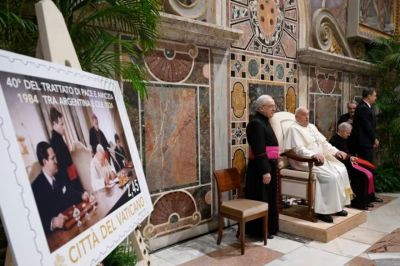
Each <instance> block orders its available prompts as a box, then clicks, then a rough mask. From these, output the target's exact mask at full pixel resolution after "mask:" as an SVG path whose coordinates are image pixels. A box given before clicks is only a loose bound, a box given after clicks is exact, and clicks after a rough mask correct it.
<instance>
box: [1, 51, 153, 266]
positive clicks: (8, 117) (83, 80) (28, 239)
mask: <svg viewBox="0 0 400 266" xmlns="http://www.w3.org/2000/svg"><path fill="white" fill-rule="evenodd" d="M32 80H36V82H32ZM7 81H8V82H7ZM40 81H44V83H48V84H49V83H54V84H58V83H59V84H64V85H65V84H67V85H66V86H67V87H68V85H70V87H73V88H75V89H76V88H78V91H79V90H81V89H82V88H84V89H85V90H86V92H88V91H92V92H93V91H97V92H99V91H103V92H110V93H108V94H106V95H108V96H110V95H113V96H114V97H104V95H102V96H101V97H100V96H98V95H100V93H97V94H96V95H97V96H98V98H97V100H98V102H99V101H100V102H101V101H103V102H105V103H106V104H104V105H102V106H101V108H105V109H107V108H108V109H112V110H113V114H115V113H116V114H117V117H115V116H114V117H113V120H112V122H113V123H117V122H115V121H114V119H115V120H118V119H120V120H119V121H120V122H121V125H120V126H122V130H123V132H122V133H123V134H124V136H126V139H125V142H126V143H127V148H128V155H130V158H131V160H132V162H133V166H134V168H133V169H134V170H133V171H134V174H136V177H137V181H138V185H139V188H140V190H138V191H139V192H138V194H135V195H134V194H133V193H132V189H134V188H133V182H129V183H128V185H126V186H125V187H124V188H125V189H126V190H128V192H124V195H129V198H128V200H127V201H125V202H123V203H122V204H121V205H118V206H119V207H117V208H116V209H114V210H113V211H110V212H109V213H107V214H106V215H105V216H104V217H103V218H101V219H99V220H98V221H97V222H96V223H94V224H93V225H91V226H90V227H88V228H87V229H85V230H82V231H81V232H79V234H77V235H76V236H74V237H73V238H71V239H69V240H68V241H67V242H66V243H63V244H62V245H61V246H60V247H57V249H55V250H52V251H50V247H49V242H48V235H47V234H46V233H45V231H44V226H43V225H42V220H41V216H40V215H39V211H38V207H37V204H36V201H35V197H34V194H33V191H32V187H31V181H30V179H29V177H28V170H27V168H26V163H25V159H24V158H23V156H22V154H23V152H22V151H21V143H20V142H19V141H20V140H18V139H17V131H16V129H15V125H19V124H18V123H19V122H16V121H15V114H14V112H19V110H17V109H21V110H23V108H24V107H25V106H28V105H30V106H35V105H36V106H37V105H39V103H40V104H42V105H44V104H48V103H47V102H46V103H44V100H43V98H42V99H40V96H41V95H46V92H44V89H43V88H44V87H43V86H44V85H41V83H40ZM30 84H31V85H30ZM32 84H33V85H32ZM29 87H31V88H29ZM13 90H16V91H17V90H18V92H21V93H18V101H20V103H21V104H20V105H18V107H15V106H14V107H13V108H14V109H15V110H14V109H13V110H10V109H9V107H10V106H9V104H10V102H8V103H7V99H10V97H11V96H8V98H7V99H6V96H5V94H8V95H11V94H12V93H14V92H12V91H13ZM34 90H36V91H39V93H42V92H43V94H39V96H37V98H39V99H37V100H35V98H34V97H31V96H29V95H32V96H34V95H35V93H33V91H34ZM75 93H76V91H75ZM67 94H68V92H66V93H65V91H64V94H60V96H62V95H64V96H65V95H66V96H67V97H70V98H74V97H78V96H77V95H74V93H73V91H70V95H67ZM21 95H28V96H29V97H28V96H26V97H25V96H24V97H22V96H21ZM52 95H53V96H57V91H53V92H52ZM79 95H80V96H79V97H81V98H85V97H84V96H82V94H81V92H79ZM92 96H93V95H92ZM13 97H14V96H13ZM56 98H57V97H56ZM112 98H114V99H112ZM49 99H50V98H49ZM85 99H89V97H86V98H85ZM110 102H111V104H110ZM50 103H52V105H55V102H51V101H50ZM86 103H88V101H86ZM92 103H93V102H91V101H90V102H89V104H92ZM107 103H108V105H107ZM79 104H80V103H79V102H78V103H77V102H76V101H75V102H73V101H72V102H64V106H65V105H68V106H69V108H72V109H73V108H87V109H88V110H89V109H90V108H91V107H93V106H87V105H86V106H85V107H82V106H79ZM110 106H111V107H110ZM96 107H98V106H96ZM37 108H39V107H37ZM90 110H92V109H90ZM85 112H87V111H85ZM110 112H111V111H110ZM118 114H119V117H118ZM13 117H14V118H13ZM13 119H14V120H13ZM23 119H30V118H26V117H24V118H23ZM35 119H36V120H37V119H40V117H39V118H38V117H35ZM21 125H23V123H22V122H21ZM87 126H88V127H89V126H90V125H87ZM45 128H46V126H45V122H44V121H42V125H38V126H37V128H34V127H31V126H29V128H26V127H25V128H24V134H25V135H30V134H31V135H32V134H36V133H35V132H42V131H43V134H45V131H46V130H45ZM100 128H101V125H100ZM25 138H29V136H28V137H27V136H25ZM35 145H36V143H32V141H31V143H30V145H26V146H24V148H26V150H29V148H30V147H29V146H31V150H30V151H25V152H26V153H27V154H29V152H30V156H32V153H33V151H32V150H33V149H34V147H35ZM27 146H28V148H27ZM87 146H88V145H87ZM0 162H1V173H2V176H3V177H2V178H1V181H2V182H1V185H0V204H1V205H0V206H1V216H2V220H3V224H4V226H5V229H6V234H7V238H8V240H9V244H10V245H11V247H12V251H13V254H14V258H15V261H16V263H17V264H18V265H70V264H74V265H96V263H97V262H99V261H101V260H102V259H104V257H106V256H107V255H108V254H109V253H110V252H111V251H112V250H113V249H114V248H115V247H116V246H117V245H118V244H119V243H121V241H123V240H124V239H125V238H126V237H127V236H128V235H129V234H130V233H131V232H132V231H133V230H134V229H135V228H136V227H137V225H138V224H139V223H140V222H142V221H143V220H144V219H145V217H146V216H148V215H149V214H150V212H151V211H152V208H153V207H152V203H151V199H150V194H149V192H148V188H147V184H146V180H145V177H144V173H143V169H142V164H141V161H140V158H139V153H138V150H137V147H136V143H135V141H134V137H133V132H132V129H131V126H130V123H129V119H128V115H127V111H126V108H125V105H124V101H123V96H122V94H121V91H120V88H119V85H118V82H116V81H114V80H111V79H107V78H103V77H100V76H97V75H94V74H90V73H87V72H83V71H79V70H74V69H72V68H68V67H65V66H62V65H57V64H53V63H49V62H47V61H43V60H39V59H35V58H32V57H27V56H22V55H18V54H15V53H11V52H7V51H3V50H0ZM88 167H89V166H88ZM63 189H65V187H63ZM64 192H65V191H64ZM94 211H96V210H95V208H94ZM88 219H90V217H89V218H88ZM76 226H78V225H76V224H75V225H74V227H75V229H74V230H75V231H76V230H78V229H76ZM62 230H63V229H60V230H59V231H60V232H61V231H62ZM79 230H80V229H79ZM65 231H67V230H66V229H65ZM53 232H54V231H53ZM50 234H51V233H50Z"/></svg>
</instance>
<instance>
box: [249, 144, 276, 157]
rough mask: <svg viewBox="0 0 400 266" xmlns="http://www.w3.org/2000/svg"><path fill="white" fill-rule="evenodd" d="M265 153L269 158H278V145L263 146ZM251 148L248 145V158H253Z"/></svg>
mask: <svg viewBox="0 0 400 266" xmlns="http://www.w3.org/2000/svg"><path fill="white" fill-rule="evenodd" d="M265 154H266V155H267V157H268V159H270V160H277V159H278V158H279V146H265ZM254 158H255V157H254V154H253V150H252V149H251V147H250V146H249V159H250V160H254Z"/></svg>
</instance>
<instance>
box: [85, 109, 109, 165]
mask: <svg viewBox="0 0 400 266" xmlns="http://www.w3.org/2000/svg"><path fill="white" fill-rule="evenodd" d="M89 142H90V146H92V154H93V155H94V154H96V148H97V144H101V146H103V149H104V151H105V152H106V153H107V158H110V154H109V151H108V148H109V147H110V145H109V144H108V141H107V139H106V136H104V133H103V131H101V130H100V128H99V120H98V118H97V116H96V115H95V114H92V128H91V129H90V131H89Z"/></svg>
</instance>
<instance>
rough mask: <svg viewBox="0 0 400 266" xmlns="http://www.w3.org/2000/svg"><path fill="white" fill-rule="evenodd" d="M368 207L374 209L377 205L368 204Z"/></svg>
mask: <svg viewBox="0 0 400 266" xmlns="http://www.w3.org/2000/svg"><path fill="white" fill-rule="evenodd" d="M367 207H368V208H373V207H375V205H374V204H372V203H368V204H367Z"/></svg>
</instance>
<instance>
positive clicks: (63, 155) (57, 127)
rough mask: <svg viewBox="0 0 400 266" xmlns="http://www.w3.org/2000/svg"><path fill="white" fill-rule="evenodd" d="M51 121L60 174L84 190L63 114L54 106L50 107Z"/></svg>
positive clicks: (52, 145)
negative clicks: (68, 140) (67, 142)
mask: <svg viewBox="0 0 400 266" xmlns="http://www.w3.org/2000/svg"><path fill="white" fill-rule="evenodd" d="M50 122H51V126H52V128H53V130H52V131H51V139H50V144H51V147H52V148H53V150H54V152H55V154H56V157H57V164H58V175H60V176H62V177H63V178H65V179H66V180H68V182H71V184H72V186H74V188H75V189H77V190H79V191H83V189H82V184H81V181H80V179H79V176H78V171H77V169H76V166H75V164H74V163H73V161H72V157H71V153H70V151H69V148H68V146H67V144H66V143H65V140H64V136H65V123H64V119H63V115H62V114H61V113H60V112H59V111H58V110H57V109H56V108H54V107H52V108H51V109H50Z"/></svg>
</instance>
